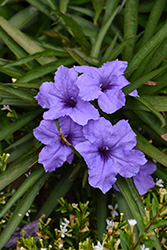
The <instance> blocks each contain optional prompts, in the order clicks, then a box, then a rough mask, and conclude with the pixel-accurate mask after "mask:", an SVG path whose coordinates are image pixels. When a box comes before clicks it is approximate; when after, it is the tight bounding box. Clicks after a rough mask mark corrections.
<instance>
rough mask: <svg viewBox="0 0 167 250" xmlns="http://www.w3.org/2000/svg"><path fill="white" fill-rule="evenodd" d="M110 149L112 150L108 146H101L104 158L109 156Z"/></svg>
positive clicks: (100, 150) (100, 151)
mask: <svg viewBox="0 0 167 250" xmlns="http://www.w3.org/2000/svg"><path fill="white" fill-rule="evenodd" d="M109 151H110V149H109V147H107V146H104V147H101V148H99V150H98V152H99V154H100V156H101V157H103V158H108V155H109Z"/></svg>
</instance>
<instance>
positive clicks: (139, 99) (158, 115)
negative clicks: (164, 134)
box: [137, 96, 166, 127]
mask: <svg viewBox="0 0 167 250" xmlns="http://www.w3.org/2000/svg"><path fill="white" fill-rule="evenodd" d="M137 99H138V101H139V102H141V103H142V104H143V105H144V106H146V107H147V108H148V109H149V110H150V111H151V112H152V113H153V114H154V115H156V116H157V118H158V119H159V120H160V121H161V126H162V127H164V126H165V124H166V121H165V118H164V117H163V115H161V113H159V112H158V111H157V110H156V109H155V108H154V107H153V106H152V105H151V104H150V103H149V102H147V100H146V99H145V98H144V97H143V96H142V97H139V98H137Z"/></svg>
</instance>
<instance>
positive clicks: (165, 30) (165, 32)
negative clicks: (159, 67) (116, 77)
mask: <svg viewBox="0 0 167 250" xmlns="http://www.w3.org/2000/svg"><path fill="white" fill-rule="evenodd" d="M166 37H167V23H165V24H164V25H163V26H162V28H161V29H160V30H159V31H158V32H157V33H156V34H155V35H154V36H153V37H152V38H151V39H150V40H149V41H148V42H147V43H146V44H144V46H143V47H142V48H141V49H140V50H139V51H138V52H137V53H136V54H135V55H134V57H133V58H132V60H131V61H130V63H129V66H128V68H127V70H132V69H134V68H136V67H138V66H139V65H140V63H141V62H142V61H143V60H144V58H145V57H146V56H147V55H148V54H149V53H150V51H151V50H152V49H154V48H155V47H156V46H157V44H159V43H160V41H162V40H163V39H164V38H166ZM131 74H132V73H128V74H127V75H128V77H130V75H131Z"/></svg>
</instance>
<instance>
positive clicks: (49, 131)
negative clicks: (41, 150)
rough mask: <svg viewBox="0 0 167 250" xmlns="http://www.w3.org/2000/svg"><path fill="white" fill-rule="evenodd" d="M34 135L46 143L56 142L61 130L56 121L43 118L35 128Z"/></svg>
mask: <svg viewBox="0 0 167 250" xmlns="http://www.w3.org/2000/svg"><path fill="white" fill-rule="evenodd" d="M33 133H34V136H35V137H36V138H37V139H38V140H39V141H41V142H42V143H43V144H45V145H49V144H52V143H55V141H57V140H58V137H59V131H58V129H57V126H56V122H55V121H47V120H42V121H41V122H40V125H39V126H38V127H37V128H35V129H34V130H33Z"/></svg>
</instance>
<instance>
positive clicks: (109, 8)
mask: <svg viewBox="0 0 167 250" xmlns="http://www.w3.org/2000/svg"><path fill="white" fill-rule="evenodd" d="M118 4H119V0H115V1H111V0H106V1H105V13H104V18H103V24H104V23H105V22H106V21H107V20H108V19H109V17H110V16H111V14H112V13H113V11H114V10H115V9H116V7H117V6H118Z"/></svg>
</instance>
